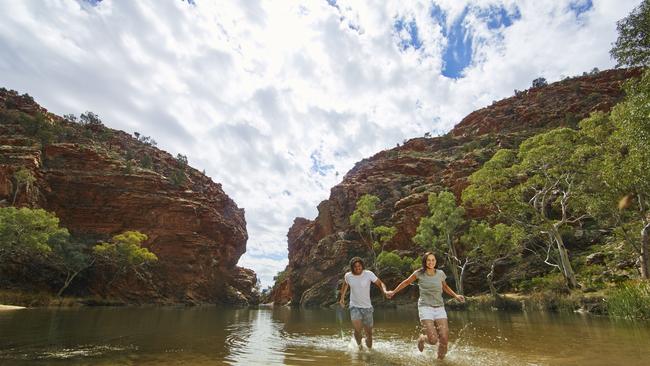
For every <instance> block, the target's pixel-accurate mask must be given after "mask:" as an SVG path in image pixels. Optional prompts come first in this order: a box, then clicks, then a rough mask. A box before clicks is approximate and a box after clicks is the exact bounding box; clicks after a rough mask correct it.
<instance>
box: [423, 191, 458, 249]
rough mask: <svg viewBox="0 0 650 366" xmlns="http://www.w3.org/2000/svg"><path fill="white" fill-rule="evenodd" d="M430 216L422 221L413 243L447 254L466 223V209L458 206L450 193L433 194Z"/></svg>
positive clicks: (430, 201) (430, 199) (429, 200)
mask: <svg viewBox="0 0 650 366" xmlns="http://www.w3.org/2000/svg"><path fill="white" fill-rule="evenodd" d="M428 205H429V213H430V215H429V216H426V217H423V218H422V219H421V220H420V225H419V226H418V228H417V231H416V234H415V236H414V237H413V241H414V242H415V243H417V244H418V245H420V246H421V247H423V248H424V249H426V250H428V251H445V252H447V251H448V250H449V249H450V248H449V244H450V243H451V239H452V238H453V236H454V235H455V234H456V231H457V229H458V228H459V227H460V226H461V225H462V224H463V223H464V222H465V219H464V218H463V215H464V214H465V209H464V208H462V207H458V206H457V205H456V197H455V196H454V194H453V193H451V192H448V191H443V192H440V193H439V194H435V193H431V194H430V195H429V199H428Z"/></svg>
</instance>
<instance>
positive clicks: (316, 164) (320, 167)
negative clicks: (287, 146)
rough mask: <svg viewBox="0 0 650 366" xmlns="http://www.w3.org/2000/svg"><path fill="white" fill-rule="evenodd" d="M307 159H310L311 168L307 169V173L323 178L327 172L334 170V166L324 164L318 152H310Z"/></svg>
mask: <svg viewBox="0 0 650 366" xmlns="http://www.w3.org/2000/svg"><path fill="white" fill-rule="evenodd" d="M309 158H310V159H311V168H309V171H311V172H312V173H317V174H319V175H321V176H323V177H324V176H325V175H327V173H328V172H329V171H331V170H334V165H332V164H325V162H324V161H323V160H322V158H321V156H320V152H318V151H312V153H311V155H309Z"/></svg>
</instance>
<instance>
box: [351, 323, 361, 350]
mask: <svg viewBox="0 0 650 366" xmlns="http://www.w3.org/2000/svg"><path fill="white" fill-rule="evenodd" d="M352 327H353V328H354V340H355V341H357V345H358V346H359V349H361V328H362V326H361V320H353V321H352Z"/></svg>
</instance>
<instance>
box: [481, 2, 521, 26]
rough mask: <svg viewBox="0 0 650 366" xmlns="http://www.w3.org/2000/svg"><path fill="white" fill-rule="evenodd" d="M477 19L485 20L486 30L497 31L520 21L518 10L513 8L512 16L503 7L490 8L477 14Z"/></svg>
mask: <svg viewBox="0 0 650 366" xmlns="http://www.w3.org/2000/svg"><path fill="white" fill-rule="evenodd" d="M479 18H482V19H485V21H486V23H487V26H488V29H499V28H501V27H505V28H507V27H509V26H511V25H512V23H514V21H515V20H519V19H521V13H520V12H519V8H515V10H514V12H513V13H512V14H510V13H508V11H507V10H506V9H505V8H503V7H498V6H491V7H489V8H488V9H483V10H481V11H480V12H479Z"/></svg>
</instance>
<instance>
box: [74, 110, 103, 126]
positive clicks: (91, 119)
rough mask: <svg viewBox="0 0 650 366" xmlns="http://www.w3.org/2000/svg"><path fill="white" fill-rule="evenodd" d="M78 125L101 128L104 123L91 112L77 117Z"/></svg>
mask: <svg viewBox="0 0 650 366" xmlns="http://www.w3.org/2000/svg"><path fill="white" fill-rule="evenodd" d="M79 123H80V124H81V125H82V126H87V127H103V126H104V123H103V122H102V120H101V119H100V118H99V116H98V115H97V114H95V113H93V112H91V111H86V113H82V114H80V115H79Z"/></svg>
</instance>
